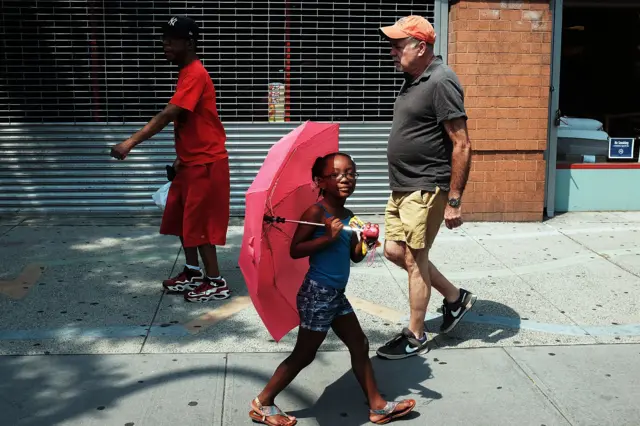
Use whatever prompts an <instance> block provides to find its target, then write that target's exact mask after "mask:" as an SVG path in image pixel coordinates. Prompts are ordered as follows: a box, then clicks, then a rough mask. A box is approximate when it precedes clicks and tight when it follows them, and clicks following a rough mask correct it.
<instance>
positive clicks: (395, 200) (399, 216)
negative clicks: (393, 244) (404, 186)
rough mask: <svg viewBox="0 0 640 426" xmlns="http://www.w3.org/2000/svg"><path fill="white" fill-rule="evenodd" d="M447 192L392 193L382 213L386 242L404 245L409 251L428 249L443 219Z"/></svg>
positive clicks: (437, 189)
mask: <svg viewBox="0 0 640 426" xmlns="http://www.w3.org/2000/svg"><path fill="white" fill-rule="evenodd" d="M446 201H447V193H446V192H444V191H441V190H440V188H436V191H435V192H427V191H415V192H396V191H394V192H392V193H391V196H390V197H389V202H388V203H387V208H386V210H385V214H384V226H385V233H384V238H385V240H388V241H397V242H405V243H406V244H407V245H408V246H409V247H411V248H412V249H415V250H418V249H424V248H426V249H430V248H431V245H432V244H433V241H434V240H435V239H436V235H438V231H439V230H440V225H442V221H443V220H444V210H445V207H446Z"/></svg>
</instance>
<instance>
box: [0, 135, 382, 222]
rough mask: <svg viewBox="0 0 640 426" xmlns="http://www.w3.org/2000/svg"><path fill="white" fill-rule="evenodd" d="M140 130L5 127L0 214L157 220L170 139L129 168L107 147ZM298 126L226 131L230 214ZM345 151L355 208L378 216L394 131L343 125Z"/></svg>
mask: <svg viewBox="0 0 640 426" xmlns="http://www.w3.org/2000/svg"><path fill="white" fill-rule="evenodd" d="M140 125H141V124H138V125H109V126H103V125H92V124H86V125H59V124H58V125H56V124H52V125H40V126H27V127H21V126H6V125H0V213H17V212H20V213H115V212H128V213H141V212H149V213H157V212H159V210H158V209H157V207H156V206H155V205H154V204H153V201H152V200H151V195H152V194H153V192H155V191H156V190H157V189H158V188H159V187H160V186H161V185H162V184H164V183H166V181H167V180H166V174H165V170H164V166H165V165H166V164H170V163H171V162H172V161H173V159H174V158H175V151H174V149H173V135H172V133H171V131H170V130H167V131H165V132H162V133H161V134H159V135H157V136H156V137H155V138H154V139H152V140H150V141H147V142H145V143H144V144H143V145H141V146H140V147H139V149H136V150H135V152H133V153H132V154H131V155H130V156H129V157H128V158H127V160H125V161H116V160H113V159H111V158H110V157H109V150H110V147H111V146H112V145H113V144H114V143H115V142H117V141H121V140H123V139H125V138H126V137H127V136H128V135H130V134H131V133H132V132H134V131H135V130H136V129H138V128H139V127H140ZM294 127H295V125H294V124H284V123H283V124H280V123H265V124H264V125H257V124H231V125H227V126H226V129H227V132H228V136H229V140H228V144H227V146H228V149H229V154H230V164H231V169H232V170H231V182H232V194H231V206H232V207H231V208H232V214H233V215H234V216H242V215H243V214H244V194H245V192H246V190H247V188H248V187H249V185H250V184H251V182H252V181H253V179H254V177H255V175H256V173H257V172H258V170H259V168H260V165H261V164H262V161H263V160H264V158H265V156H266V153H267V151H268V150H269V148H270V147H271V145H273V143H275V142H276V141H277V140H278V139H280V138H281V137H282V136H284V135H285V134H286V133H288V132H289V131H290V130H291V129H293V128H294ZM340 127H341V129H340V139H341V146H340V149H341V150H343V151H345V152H348V153H350V154H352V155H353V156H354V159H355V160H356V162H357V163H358V167H359V171H360V173H361V178H360V180H359V182H358V190H357V192H356V194H355V195H354V196H353V197H352V199H351V200H350V206H351V207H353V209H354V210H355V211H358V212H375V213H381V212H382V209H383V208H384V205H385V202H386V198H387V196H388V181H387V162H386V144H387V136H388V133H389V124H388V123H380V124H370V123H369V124H357V123H342V124H341V125H340Z"/></svg>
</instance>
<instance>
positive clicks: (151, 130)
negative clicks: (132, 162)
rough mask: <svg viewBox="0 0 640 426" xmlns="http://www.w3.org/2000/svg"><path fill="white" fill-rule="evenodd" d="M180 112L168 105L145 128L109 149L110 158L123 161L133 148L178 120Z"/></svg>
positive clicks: (180, 110) (178, 109) (176, 107)
mask: <svg viewBox="0 0 640 426" xmlns="http://www.w3.org/2000/svg"><path fill="white" fill-rule="evenodd" d="M182 111H184V110H183V109H182V108H180V107H179V106H176V105H173V104H168V105H167V106H166V107H165V108H164V110H162V111H161V112H160V113H158V114H157V115H156V116H155V117H153V118H152V119H151V121H149V123H147V125H146V126H144V127H143V128H142V129H140V130H138V131H137V132H136V133H135V134H134V135H133V136H131V137H130V138H129V139H127V140H126V141H124V142H121V143H119V144H118V145H115V146H114V147H113V148H111V156H112V157H114V158H117V159H118V160H124V159H125V158H127V155H129V152H131V150H132V149H133V148H135V147H136V146H137V145H140V144H141V143H142V142H144V141H146V140H147V139H150V138H152V137H153V136H155V135H156V134H157V133H159V132H160V131H161V130H162V129H164V128H165V127H167V125H168V124H169V123H171V122H172V121H174V120H175V119H177V118H178V116H179V115H180V113H182Z"/></svg>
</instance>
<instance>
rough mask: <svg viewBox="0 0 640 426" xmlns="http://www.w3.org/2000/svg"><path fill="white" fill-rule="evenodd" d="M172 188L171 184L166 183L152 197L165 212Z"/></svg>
mask: <svg viewBox="0 0 640 426" xmlns="http://www.w3.org/2000/svg"><path fill="white" fill-rule="evenodd" d="M170 186H171V182H167V183H165V184H164V185H162V186H161V187H160V189H158V190H157V191H156V192H155V194H153V196H152V198H153V201H154V202H155V203H156V205H157V206H158V207H160V210H164V207H165V206H166V205H167V196H168V195H169V187H170Z"/></svg>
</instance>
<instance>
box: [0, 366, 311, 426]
mask: <svg viewBox="0 0 640 426" xmlns="http://www.w3.org/2000/svg"><path fill="white" fill-rule="evenodd" d="M166 356H167V357H173V356H175V355H171V354H168V355H166ZM42 358H43V357H14V356H8V357H2V358H0V379H1V381H0V412H1V413H2V420H1V421H0V423H1V424H2V425H20V426H45V425H59V424H67V423H73V424H75V423H74V419H77V418H79V417H83V418H85V420H86V418H88V417H93V418H94V419H95V421H96V423H95V424H98V423H97V422H99V421H100V418H101V416H102V413H106V412H108V411H104V410H111V411H113V410H119V409H120V407H121V406H122V401H123V400H125V399H126V398H129V397H132V396H133V395H134V394H136V393H140V392H143V391H147V392H150V391H151V392H162V389H163V388H164V387H165V386H167V385H168V384H170V383H176V382H184V381H189V380H195V379H202V378H205V377H223V376H224V375H225V374H227V373H228V372H229V371H228V369H227V367H226V365H225V364H224V363H217V364H218V365H213V366H211V367H199V368H198V367H196V368H187V369H185V370H181V371H175V372H171V373H160V374H154V375H153V376H151V377H149V376H144V380H137V378H133V377H131V375H130V374H128V371H126V370H124V369H123V367H122V365H121V364H119V363H120V361H116V362H115V363H109V362H106V363H105V362H102V359H101V357H99V356H85V355H69V356H56V357H47V360H46V362H42ZM155 359H157V358H155ZM144 362H146V361H144ZM161 365H162V364H158V367H161ZM233 374H234V375H235V376H237V377H239V378H242V379H244V380H256V381H260V382H264V383H266V382H267V381H268V380H269V379H270V376H269V375H267V374H266V373H264V372H260V371H259V370H257V369H251V368H234V369H233ZM287 390H288V393H289V395H290V397H292V398H294V399H297V400H298V402H299V403H300V404H301V405H310V404H312V403H313V402H312V401H311V400H310V399H309V398H308V397H306V396H304V395H305V392H304V389H301V388H300V387H299V386H296V385H295V384H292V385H290V386H289V388H288V389H287ZM212 392H213V390H212ZM212 395H213V396H215V394H213V393H212ZM198 397H202V395H180V398H181V399H183V400H184V399H185V398H186V401H188V400H189V398H193V399H198ZM171 403H175V401H171V402H169V401H167V404H171ZM219 413H220V412H219V411H216V413H215V416H216V417H215V418H209V419H208V424H214V423H215V424H219V422H220V418H219V417H218V416H219ZM132 417H134V418H139V417H141V416H140V413H134V414H132ZM142 417H144V416H142ZM105 420H106V419H103V421H105ZM76 421H77V420H76ZM82 424H84V423H82ZM92 424H94V423H93V422H92ZM100 424H103V423H100ZM130 424H134V422H131V423H130ZM163 424H164V423H163Z"/></svg>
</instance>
